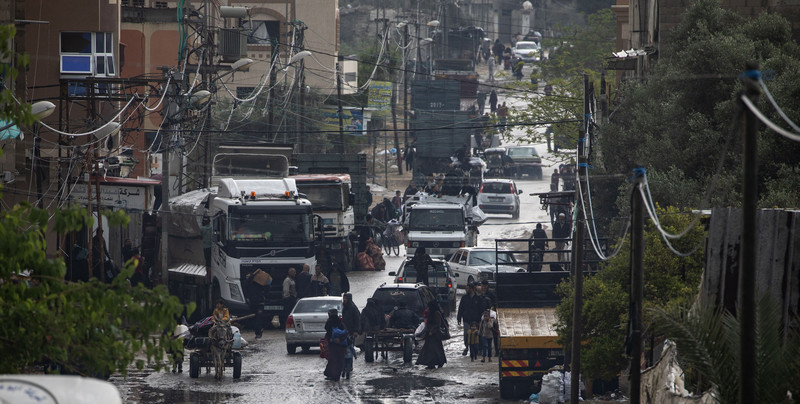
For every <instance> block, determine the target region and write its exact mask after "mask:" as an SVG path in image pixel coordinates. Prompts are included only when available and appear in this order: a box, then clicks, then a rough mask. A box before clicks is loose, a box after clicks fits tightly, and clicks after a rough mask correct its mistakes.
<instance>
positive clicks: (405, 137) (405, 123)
mask: <svg viewBox="0 0 800 404" xmlns="http://www.w3.org/2000/svg"><path fill="white" fill-rule="evenodd" d="M403 49H408V24H406V25H405V26H404V27H403ZM403 52H405V50H404V51H403ZM403 60H406V59H405V58H403ZM404 67H405V66H404ZM403 129H405V130H404V131H403V145H404V146H406V147H407V146H408V67H405V68H404V69H403Z"/></svg>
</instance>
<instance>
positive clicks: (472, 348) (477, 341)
mask: <svg viewBox="0 0 800 404" xmlns="http://www.w3.org/2000/svg"><path fill="white" fill-rule="evenodd" d="M465 328H466V327H465ZM465 334H466V335H467V337H466V338H467V346H468V347H469V359H470V361H472V362H475V359H478V351H479V350H480V349H481V334H480V333H479V332H478V323H477V322H475V321H473V322H472V323H471V324H470V325H469V330H467V331H466V333H465Z"/></svg>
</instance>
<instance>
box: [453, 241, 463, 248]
mask: <svg viewBox="0 0 800 404" xmlns="http://www.w3.org/2000/svg"><path fill="white" fill-rule="evenodd" d="M462 244H463V243H462V242H460V241H454V242H453V247H454V248H459V247H463V245H462Z"/></svg>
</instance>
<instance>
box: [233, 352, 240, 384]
mask: <svg viewBox="0 0 800 404" xmlns="http://www.w3.org/2000/svg"><path fill="white" fill-rule="evenodd" d="M240 377H242V354H241V352H234V353H233V378H234V379H238V378H240Z"/></svg>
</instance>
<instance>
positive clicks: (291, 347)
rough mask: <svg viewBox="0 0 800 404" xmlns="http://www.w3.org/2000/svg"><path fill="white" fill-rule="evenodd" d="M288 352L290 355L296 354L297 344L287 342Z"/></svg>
mask: <svg viewBox="0 0 800 404" xmlns="http://www.w3.org/2000/svg"><path fill="white" fill-rule="evenodd" d="M286 352H288V353H289V355H294V353H295V352H297V345H294V344H286Z"/></svg>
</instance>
